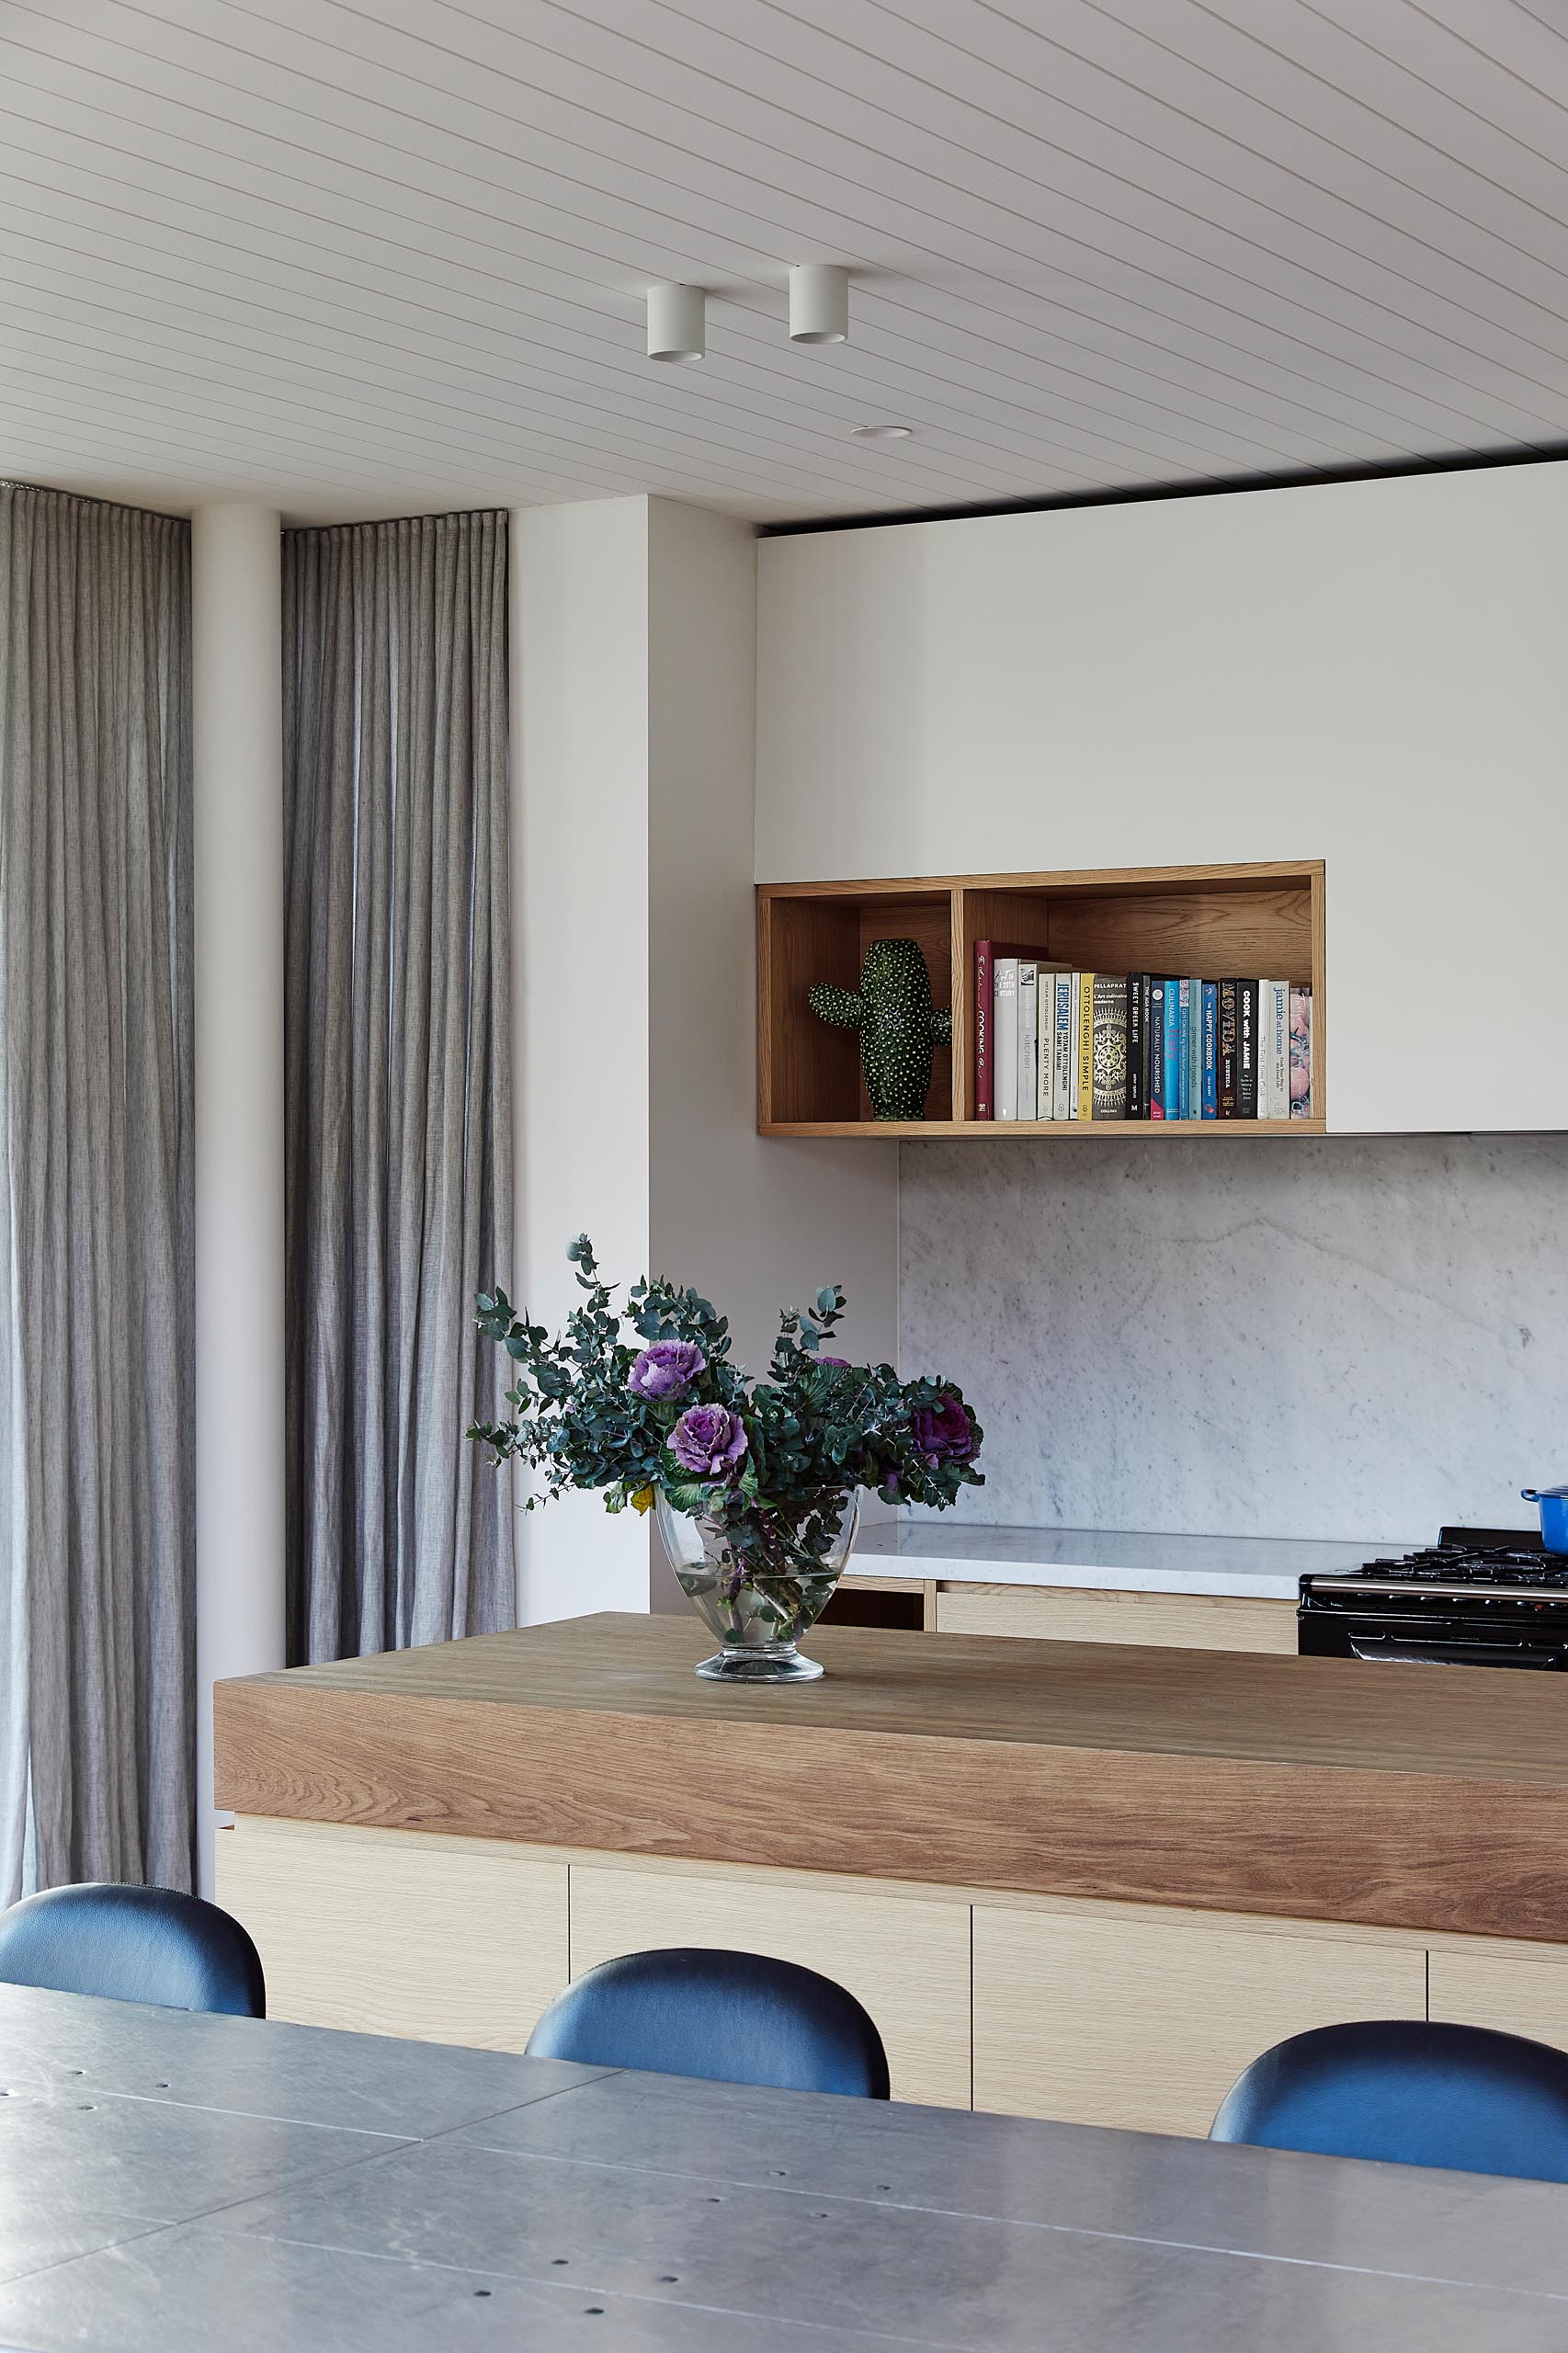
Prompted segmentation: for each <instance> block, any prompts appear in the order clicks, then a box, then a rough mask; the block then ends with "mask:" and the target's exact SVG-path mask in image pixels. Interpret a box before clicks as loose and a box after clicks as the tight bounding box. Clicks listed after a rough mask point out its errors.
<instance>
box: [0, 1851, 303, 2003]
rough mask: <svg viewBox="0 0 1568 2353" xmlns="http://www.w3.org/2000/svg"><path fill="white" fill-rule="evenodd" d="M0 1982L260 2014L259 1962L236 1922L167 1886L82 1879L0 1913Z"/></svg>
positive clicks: (264, 1997)
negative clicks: (112, 1883) (121, 1883)
mask: <svg viewBox="0 0 1568 2353" xmlns="http://www.w3.org/2000/svg"><path fill="white" fill-rule="evenodd" d="M0 1984H6V1985H40V1986H47V1987H49V1988H50V1989H51V1990H52V1991H53V1992H55V1993H57V1994H97V1995H104V1996H105V1997H106V1998H108V2000H110V2001H116V2002H153V2003H156V2004H158V2005H160V2006H162V2007H163V2008H165V2009H170V2010H222V2011H226V2012H227V2013H228V2014H229V2015H230V2016H231V2017H233V2018H265V2017H266V2016H267V1985H266V1981H265V1979H264V1978H263V1976H262V1973H261V1957H260V1955H259V1954H258V1953H257V1951H256V1947H255V1945H253V1944H252V1942H251V1940H250V1938H249V1937H248V1936H247V1935H246V1934H245V1932H244V1928H242V1927H241V1926H240V1924H239V1922H238V1921H237V1920H233V1919H231V1918H230V1916H229V1915H228V1913H227V1912H221V1911H220V1910H219V1908H218V1906H217V1904H207V1903H204V1902H203V1900H202V1898H201V1897H200V1896H199V1895H182V1894H180V1893H178V1891H177V1890H176V1889H174V1888H172V1887H116V1886H113V1885H110V1884H108V1883H107V1882H98V1881H88V1882H86V1883H85V1884H84V1885H82V1886H79V1887H51V1888H48V1889H46V1890H45V1891H44V1893H42V1894H40V1895H25V1896H24V1897H23V1898H22V1901H21V1902H20V1903H19V1904H12V1906H11V1908H10V1910H9V1911H7V1912H0Z"/></svg>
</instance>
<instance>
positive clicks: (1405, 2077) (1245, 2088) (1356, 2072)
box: [1209, 2018, 1568, 2181]
mask: <svg viewBox="0 0 1568 2353" xmlns="http://www.w3.org/2000/svg"><path fill="white" fill-rule="evenodd" d="M1209 2137H1210V2140H1211V2141H1245V2142H1250V2143H1252V2144H1253V2145H1254V2146H1255V2147H1256V2148H1264V2149H1306V2150H1312V2151H1315V2152H1317V2153H1318V2154H1322V2155H1325V2156H1335V2157H1373V2158H1379V2159H1381V2160H1382V2161H1384V2162H1385V2163H1388V2164H1392V2165H1448V2166H1451V2167H1452V2168H1453V2169H1454V2170H1455V2171H1456V2172H1460V2173H1494V2174H1512V2175H1515V2176H1517V2177H1519V2178H1521V2179H1523V2180H1527V2181H1568V2052H1562V2051H1555V2050H1553V2049H1551V2046H1550V2045H1549V2044H1547V2043H1544V2042H1528V2041H1526V2040H1525V2039H1524V2037H1523V2036H1521V2035H1517V2034H1494V2033H1493V2032H1492V2031H1491V2029H1488V2028H1486V2027H1478V2026H1449V2025H1447V2024H1443V2023H1439V2022H1437V2021H1434V2020H1423V2019H1409V2018H1375V2019H1369V2020H1367V2021H1365V2022H1363V2023H1359V2024H1357V2025H1354V2026H1325V2027H1318V2028H1315V2029H1313V2030H1312V2032H1311V2033H1308V2034H1295V2035H1292V2036H1291V2037H1290V2040H1289V2041H1287V2042H1278V2043H1276V2044H1275V2046H1274V2048H1273V2050H1272V2051H1266V2052H1264V2054H1263V2056H1262V2058H1261V2059H1255V2060H1254V2061H1253V2063H1252V2065H1251V2066H1250V2067H1249V2068H1248V2069H1247V2071H1246V2073H1245V2074H1244V2075H1243V2076H1242V2078H1241V2080H1240V2081H1239V2082H1238V2083H1236V2084H1235V2085H1233V2086H1232V2088H1231V2090H1230V2091H1229V2092H1228V2093H1227V2094H1226V2097H1225V2098H1224V2101H1223V2103H1222V2104H1221V2109H1220V2113H1219V2115H1218V2116H1217V2117H1216V2118H1215V2120H1214V2125H1213V2129H1212V2131H1210V2136H1209Z"/></svg>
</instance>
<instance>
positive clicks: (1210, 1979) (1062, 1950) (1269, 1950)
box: [974, 1832, 1426, 2135]
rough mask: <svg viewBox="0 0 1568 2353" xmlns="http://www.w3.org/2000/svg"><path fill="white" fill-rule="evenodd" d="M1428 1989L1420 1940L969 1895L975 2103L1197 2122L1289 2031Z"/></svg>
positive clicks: (1407, 2000) (1416, 2013) (1182, 2124)
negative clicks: (1135, 1916) (1038, 1908)
mask: <svg viewBox="0 0 1568 2353" xmlns="http://www.w3.org/2000/svg"><path fill="white" fill-rule="evenodd" d="M1260 1835H1263V1834H1262V1833H1261V1832H1260ZM1425 2015H1426V1955H1425V1953H1424V1952H1423V1951H1422V1950H1421V1949H1419V1948H1418V1947H1416V1946H1409V1947H1402V1946H1398V1945H1384V1944H1379V1943H1377V1942H1376V1941H1374V1940H1372V1939H1370V1938H1369V1939H1368V1940H1367V1941H1365V1942H1363V1941H1362V1940H1361V1939H1359V1938H1346V1939H1345V1940H1343V1941H1336V1942H1329V1941H1327V1940H1325V1939H1324V1938H1315V1937H1311V1936H1307V1935H1300V1936H1298V1935H1293V1934H1291V1932H1290V1930H1289V1929H1278V1930H1276V1929H1272V1928H1268V1927H1261V1926H1260V1927H1257V1928H1256V1929H1253V1928H1246V1929H1242V1928H1236V1927H1225V1926H1222V1925H1218V1924H1216V1925H1214V1926H1210V1924H1209V1922H1208V1921H1207V1920H1201V1919H1200V1920H1194V1919H1193V1918H1192V1917H1191V1916H1190V1915H1188V1916H1187V1917H1186V1918H1184V1919H1181V1920H1172V1919H1168V1918H1166V1919H1162V1918H1161V1917H1160V1915H1159V1914H1158V1913H1157V1912H1153V1910H1152V1911H1151V1914H1150V1917H1149V1919H1148V1921H1147V1922H1146V1923H1145V1922H1142V1921H1129V1920H1127V1919H1126V1918H1107V1917H1096V1916H1094V1915H1088V1914H1078V1915H1074V1914H1071V1913H1066V1912H1062V1913H1052V1912H1032V1911H1030V1912H1026V1911H1009V1910H1006V1909H1003V1908H1001V1907H996V1908H992V1907H991V1906H989V1905H986V1906H980V1905H977V1906H976V1907H975V1913H974V2104H975V2106H976V2108H981V2109H999V2110H1000V2111H1002V2112H1003V2113H1004V2114H1006V2115H1012V2116H1046V2117H1058V2118H1061V2119H1062V2120H1065V2121H1067V2122H1071V2123H1078V2124H1114V2125H1120V2126H1124V2127H1127V2128H1130V2129H1131V2130H1133V2131H1143V2132H1187V2133H1193V2134H1199V2135H1201V2134H1203V2133H1206V2132H1207V2131H1208V2130H1209V2127H1210V2124H1211V2123H1212V2122H1213V2120H1214V2114H1215V2110H1216V2109H1218V2108H1219V2105H1220V2102H1221V2100H1222V2099H1223V2097H1224V2096H1225V2094H1226V2093H1227V2092H1228V2091H1229V2090H1230V2088H1231V2086H1232V2085H1233V2083H1234V2082H1235V2080H1236V2077H1237V2076H1238V2075H1240V2074H1241V2072H1242V2070H1243V2069H1244V2067H1245V2066H1247V2065H1248V2064H1249V2063H1250V2062H1251V2061H1252V2060H1254V2059H1256V2057H1257V2056H1258V2055H1259V2053H1260V2052H1264V2051H1267V2050H1268V2049H1269V2048H1270V2047H1271V2046H1272V2045H1273V2044H1274V2043H1276V2042H1279V2041H1282V2040H1284V2038H1285V2037H1286V2036H1287V2035H1290V2034H1300V2033H1301V2032H1303V2031H1304V2030H1305V2029H1307V2028H1308V2027H1316V2026H1330V2025H1333V2024H1335V2023H1336V2022H1338V2021H1340V2020H1343V2019H1347V2018H1422V2017H1424V2016H1425Z"/></svg>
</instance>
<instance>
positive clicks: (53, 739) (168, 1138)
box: [0, 484, 196, 1902]
mask: <svg viewBox="0 0 1568 2353" xmlns="http://www.w3.org/2000/svg"><path fill="white" fill-rule="evenodd" d="M190 827H191V768H190V534H189V527H188V526H187V524H185V523H183V522H176V521H175V520H173V519H172V518H170V517H166V516H160V515H143V514H138V513H135V512H133V511H132V510H131V509H129V508H126V507H120V506H103V505H100V504H98V503H97V502H96V501H94V500H90V499H80V498H73V497H68V496H65V495H64V494H61V493H59V492H55V491H47V490H34V489H27V488H19V487H15V486H12V485H8V484H0V1154H3V1158H0V1902H4V1901H9V1900H11V1899H12V1898H14V1897H15V1896H16V1895H17V1893H19V1892H20V1890H21V1888H22V1885H23V1883H24V1880H25V1881H27V1883H28V1884H37V1885H40V1886H51V1885H55V1884H57V1883H59V1882H60V1881H66V1880H77V1879H118V1880H142V1879H147V1880H152V1881H161V1882H163V1883H164V1884H165V1885H169V1886H176V1887H188V1886H189V1885H190V1879H191V1862H192V1819H193V1816H192V1802H193V1801H192V1778H193V1763H192V1755H193V1733H194V1722H195V1719H194V1706H193V1671H194V1667H193V1662H194V1646H195V1574H196V1573H195V1532H194V1531H195V1486H194V1468H193V1454H192V1449H193V1429H194V1396H193V1391H192V1375H191V1347H192V1326H193V1316H194V1302H193V1276H192V1225H191V1143H192V1138H191V1073H192V1034H191V832H190Z"/></svg>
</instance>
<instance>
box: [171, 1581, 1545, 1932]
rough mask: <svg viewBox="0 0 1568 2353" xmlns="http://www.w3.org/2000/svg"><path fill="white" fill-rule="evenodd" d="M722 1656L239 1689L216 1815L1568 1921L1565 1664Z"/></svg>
mask: <svg viewBox="0 0 1568 2353" xmlns="http://www.w3.org/2000/svg"><path fill="white" fill-rule="evenodd" d="M704 1643H705V1638H704V1635H703V1632H702V1630H701V1629H700V1627H699V1626H698V1625H697V1624H696V1622H695V1621H693V1622H692V1623H691V1624H690V1625H689V1626H688V1625H687V1623H686V1621H685V1620H682V1619H678V1618H643V1617H630V1616H628V1617H620V1616H601V1617H593V1618H580V1619H574V1620H568V1621H566V1622H564V1623H562V1624H557V1625H552V1626H540V1627H530V1628H526V1629H521V1630H518V1631H516V1632H512V1633H506V1634H494V1635H488V1636H484V1637H482V1638H479V1639H477V1640H474V1641H471V1642H467V1643H447V1644H442V1645H440V1646H438V1647H436V1648H433V1649H429V1650H423V1651H405V1652H401V1653H394V1654H388V1655H387V1656H385V1657H381V1658H374V1659H364V1660H352V1661H346V1662H344V1663H343V1664H342V1665H335V1666H318V1667H301V1668H297V1669H295V1670H294V1671H293V1672H292V1673H290V1674H286V1675H268V1676H257V1677H250V1678H247V1679H245V1680H244V1681H240V1682H233V1683H226V1684H221V1685H220V1686H219V1687H218V1689H217V1692H216V1694H215V1708H216V1754H217V1802H218V1803H219V1804H220V1805H221V1806H224V1807H230V1808H233V1810H234V1811H236V1812H238V1813H253V1814H264V1815H272V1816H280V1817H284V1818H293V1819H300V1820H310V1821H323V1822H344V1823H358V1824H365V1825H367V1826H381V1827H390V1828H403V1829H423V1830H441V1831H451V1832H458V1833H462V1834H466V1835H469V1836H482V1837H504V1838H514V1839H521V1840H525V1841H531V1842H536V1843H539V1844H542V1845H551V1846H566V1847H586V1848H590V1849H595V1850H598V1851H602V1852H608V1853H624V1854H646V1855H666V1856H676V1857H682V1858H693V1859H696V1858H702V1859H709V1860H712V1861H716V1862H735V1863H750V1864H756V1865H765V1866H775V1867H779V1868H783V1869H793V1870H823V1871H835V1872H847V1873H850V1874H853V1875H856V1876H864V1877H868V1878H872V1879H880V1878H896V1879H904V1880H918V1881H926V1882H937V1883H942V1884H949V1885H961V1886H966V1887H977V1886H978V1887H985V1888H993V1889H997V1890H1017V1891H1020V1892H1024V1893H1040V1894H1062V1895H1081V1896H1091V1897H1098V1898H1106V1899H1112V1900H1127V1901H1133V1902H1143V1903H1155V1904H1191V1905H1195V1906H1197V1907H1199V1908H1200V1909H1207V1910H1219V1911H1244V1912H1256V1913H1262V1914H1276V1915H1285V1916H1289V1917H1308V1918H1312V1917H1317V1918H1322V1919H1328V1920H1346V1921H1357V1922H1364V1923H1369V1924H1386V1925H1389V1926H1393V1927H1414V1928H1433V1929H1448V1930H1451V1931H1458V1932H1460V1933H1466V1934H1481V1935H1492V1936H1500V1937H1507V1938H1514V1937H1536V1938H1541V1939H1543V1940H1546V1941H1550V1942H1557V1941H1562V1942H1568V1871H1564V1870H1563V1856H1564V1854H1565V1853H1568V1741H1565V1740H1564V1738H1563V1716H1562V1707H1563V1703H1562V1698H1561V1696H1560V1695H1559V1693H1558V1692H1557V1690H1556V1688H1555V1686H1554V1685H1552V1684H1551V1678H1549V1677H1516V1676H1501V1675H1480V1674H1477V1675H1471V1676H1467V1675H1462V1674H1456V1673H1453V1672H1445V1671H1444V1670H1443V1669H1441V1668H1430V1669H1427V1668H1421V1667H1412V1668H1407V1669H1403V1670H1402V1671H1401V1672H1400V1673H1399V1674H1398V1675H1380V1674H1379V1673H1378V1671H1377V1669H1376V1668H1375V1667H1371V1666H1368V1665H1365V1664H1362V1663H1357V1662H1343V1661H1338V1660H1330V1659H1298V1658H1279V1657H1266V1656H1258V1655H1240V1654H1217V1653H1210V1652H1200V1651H1175V1650H1143V1649H1134V1648H1130V1647H1128V1646H1125V1645H1105V1644H1099V1643H1045V1642H1035V1641H1029V1640H1024V1639H1016V1640H1006V1641H1004V1640H994V1639H986V1638H983V1637H963V1636H958V1635H944V1634H930V1635H918V1636H917V1635H914V1634H904V1633H889V1632H882V1631H876V1630H870V1629H860V1628H850V1627H844V1628H822V1629H819V1630H818V1631H817V1632H816V1633H815V1634H814V1635H813V1636H812V1649H813V1650H814V1651H815V1653H816V1654H817V1655H818V1656H820V1657H821V1659H822V1661H823V1664H824V1666H825V1667H826V1668H827V1673H826V1675H825V1676H824V1678H823V1680H822V1681H821V1682H820V1683H816V1684H812V1685H806V1686H801V1687H795V1688H774V1689H768V1688H750V1689H727V1688H724V1687H723V1686H720V1685H713V1684H704V1683H699V1682H698V1681H697V1680H696V1678H695V1677H693V1676H692V1673H691V1668H692V1665H693V1664H694V1663H695V1661H696V1659H697V1658H698V1657H699V1655H700V1654H701V1652H702V1650H703V1648H704ZM719 1792H727V1793H730V1795H729V1797H728V1798H726V1799H725V1800H724V1802H720V1800H719V1798H718V1796H717V1795H716V1793H719Z"/></svg>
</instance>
